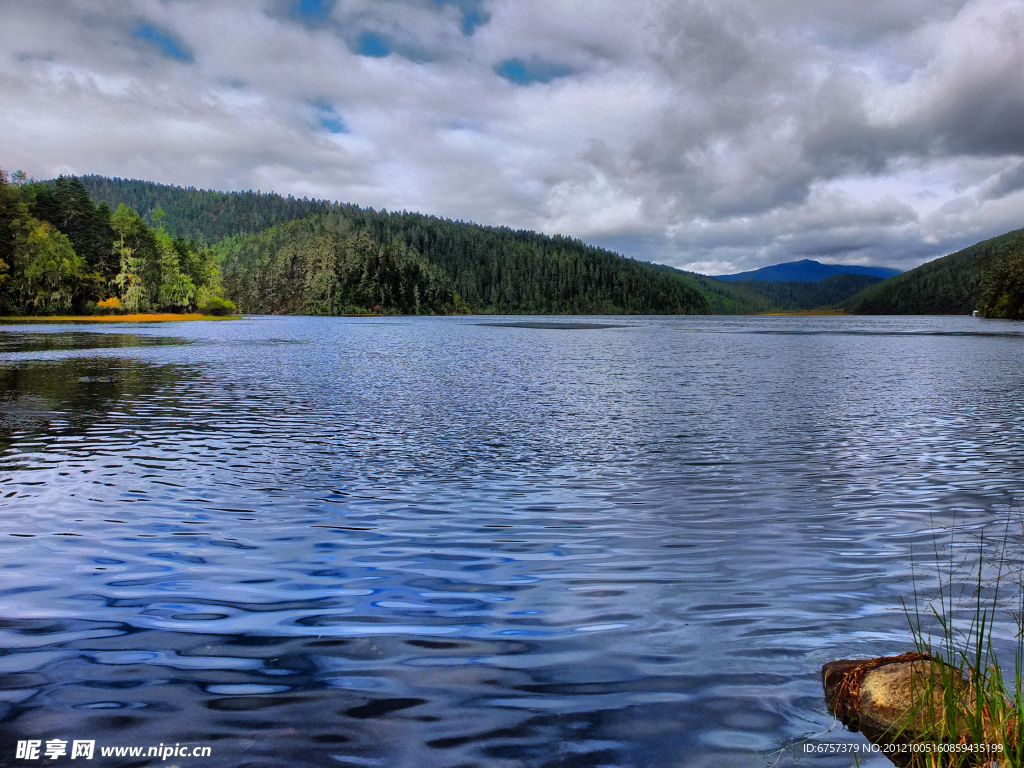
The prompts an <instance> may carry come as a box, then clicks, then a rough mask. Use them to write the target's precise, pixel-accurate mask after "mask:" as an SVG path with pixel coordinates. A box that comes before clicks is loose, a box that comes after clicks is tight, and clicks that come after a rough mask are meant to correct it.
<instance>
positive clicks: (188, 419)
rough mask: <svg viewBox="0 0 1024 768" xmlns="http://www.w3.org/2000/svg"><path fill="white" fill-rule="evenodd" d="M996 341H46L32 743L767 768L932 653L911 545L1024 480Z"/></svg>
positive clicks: (12, 673)
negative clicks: (823, 667) (915, 597)
mask: <svg viewBox="0 0 1024 768" xmlns="http://www.w3.org/2000/svg"><path fill="white" fill-rule="evenodd" d="M602 322H603V321H602ZM840 322H848V324H847V325H840V324H838V323H840ZM970 322H972V321H970V320H969V319H967V318H953V319H943V318H935V319H920V318H910V319H895V320H894V319H890V318H883V319H854V318H841V319H837V318H824V319H817V318H786V319H783V322H780V319H779V318H745V319H731V318H716V319H697V318H657V319H652V318H636V319H634V318H631V319H630V326H629V327H622V328H610V327H603V328H600V329H588V328H585V327H583V328H574V329H573V332H572V333H553V332H550V330H548V329H536V328H520V327H515V326H510V325H508V324H507V323H504V322H501V323H498V324H497V325H479V324H477V323H476V322H474V321H473V319H472V318H467V319H465V320H463V319H457V318H436V319H435V318H417V319H412V320H410V319H403V320H402V321H397V322H394V323H389V322H387V321H380V320H377V321H374V322H373V323H372V324H371V323H365V322H359V321H353V320H345V319H334V318H265V319H254V320H249V321H245V322H238V323H217V324H209V325H204V324H193V325H189V326H179V327H176V328H173V329H170V328H158V329H146V330H145V332H144V333H143V334H141V335H139V337H138V338H139V339H140V341H139V345H138V346H131V345H127V344H126V345H121V346H117V345H116V344H114V343H108V341H107V337H110V336H113V335H114V334H102V333H97V334H95V335H96V336H101V337H104V338H99V339H96V340H94V341H92V342H90V341H89V340H87V339H84V338H81V337H79V336H76V341H75V344H78V345H79V346H77V347H74V346H71V345H69V344H68V343H67V342H60V341H55V342H54V344H56V345H59V344H62V343H63V344H65V345H66V346H65V348H64V349H63V350H61V349H57V348H56V347H54V348H52V349H46V348H45V344H44V343H43V342H42V341H33V340H32V338H35V335H33V337H32V338H27V339H26V341H25V343H24V344H22V346H21V347H20V348H18V349H17V350H16V351H17V354H20V355H21V357H17V358H10V359H6V360H5V359H0V393H2V397H3V398H4V404H5V407H4V416H3V418H4V420H5V421H4V424H5V425H8V426H7V433H6V434H7V438H6V440H7V443H6V444H5V445H4V448H5V453H4V456H3V458H2V460H0V510H2V523H0V563H2V564H3V565H2V570H0V573H2V574H3V578H2V580H0V615H2V616H4V617H5V618H4V621H3V622H2V623H0V648H5V649H8V651H9V652H8V653H7V654H6V655H4V656H0V670H2V671H3V672H4V675H5V676H4V677H2V678H0V686H2V688H0V701H3V702H6V704H4V705H0V706H4V707H6V709H5V710H2V711H4V712H5V714H4V715H3V720H2V723H3V728H4V729H6V730H5V731H3V732H0V740H2V743H3V744H10V743H12V741H11V740H12V739H16V738H27V737H37V738H53V737H58V736H60V734H61V733H71V732H72V731H75V732H78V733H90V734H93V733H94V734H97V738H98V739H99V738H100V735H102V736H103V738H104V739H105V743H108V744H151V743H152V744H157V743H160V742H168V741H171V740H173V741H179V742H184V741H186V740H191V741H197V742H201V743H207V744H213V745H217V748H216V749H215V750H214V758H213V761H212V763H211V764H213V765H268V766H269V765H281V764H285V763H287V764H289V765H337V764H341V765H364V766H365V765H388V766H390V765H409V766H421V765H445V766H448V765H451V766H455V765H481V766H483V765H486V766H506V765H507V766H512V765H516V766H519V765H529V766H549V765H551V766H554V765H559V766H564V765H579V766H598V765H623V766H626V765H629V766H662V765H664V766H680V765H688V766H690V765H692V766H704V765H708V766H710V765H723V764H728V765H759V766H760V765H764V764H765V760H766V758H765V755H766V754H767V753H768V752H770V751H771V750H773V749H775V748H778V747H781V746H784V745H787V744H790V743H793V742H794V741H796V740H798V739H800V738H801V737H802V736H804V735H806V734H810V733H814V732H817V731H821V730H824V729H825V728H827V727H828V725H829V724H830V723H831V722H832V721H831V718H830V717H828V716H827V715H826V713H825V712H824V706H823V702H822V700H821V693H820V684H819V681H818V677H817V668H818V667H819V666H820V664H821V663H822V662H823V661H826V660H829V659H831V658H833V657H835V656H843V655H854V654H859V653H863V654H865V655H877V654H881V653H892V652H898V651H900V650H905V649H906V646H907V643H908V633H907V631H906V623H905V619H904V618H903V616H902V614H901V612H900V607H899V598H900V597H901V596H903V595H905V594H907V592H908V578H909V557H908V555H909V552H910V549H911V547H912V546H915V544H916V545H919V544H921V543H922V542H925V543H926V542H927V541H928V539H929V537H930V536H931V535H932V533H933V532H934V531H935V530H941V529H942V528H943V527H946V526H948V525H950V524H951V523H952V522H953V521H954V518H956V519H957V520H959V521H960V524H964V523H966V524H967V525H968V526H974V527H976V526H978V525H981V524H984V523H986V522H989V521H992V520H995V519H996V518H997V517H998V515H999V513H1000V511H1001V509H1002V507H1001V505H1003V504H1005V503H1007V502H1008V501H1009V500H1010V499H1011V498H1012V497H1013V495H1014V494H1015V493H1018V492H1019V490H1020V481H1021V478H1022V477H1024V474H1022V472H1021V470H1022V466H1021V463H1022V460H1021V458H1020V457H1019V451H1016V450H1014V449H1013V446H1015V445H1016V444H1018V443H1019V441H1020V439H1021V437H1022V436H1024V435H1022V432H1024V413H1021V411H1020V409H1019V407H1018V405H1017V403H1018V398H1017V397H1016V393H1019V391H1020V388H1021V385H1022V384H1024V380H1022V378H1024V373H1022V371H1024V367H1022V366H1021V362H1024V360H1022V357H1024V355H1022V351H1024V350H1022V345H1021V340H1020V339H1018V338H1016V337H1013V336H998V337H993V336H984V335H979V334H978V333H976V331H977V330H979V328H978V326H977V325H969V324H968V323H970ZM975 322H976V321H975ZM581 324H583V325H585V323H582V322H581ZM1002 327H1009V326H1000V328H1002ZM1014 327H1016V326H1014ZM982 330H983V329H982ZM766 331H770V332H771V333H765V332H766ZM776 331H781V332H778V333H777V332H776ZM848 331H850V332H848ZM852 331H856V332H855V333H851V332H852ZM983 332H985V331H983ZM172 334H173V335H174V336H176V337H184V339H185V340H186V341H188V342H189V343H187V344H182V343H168V344H162V343H154V342H158V341H161V340H163V339H165V338H166V339H170V336H171V335H172ZM11 335H12V336H17V334H11ZM165 335H166V336H165ZM43 341H45V340H43ZM171 341H173V339H171ZM11 344H12V345H13V346H11V347H9V348H12V349H13V348H14V347H15V346H16V345H17V342H11ZM32 344H36V345H38V346H37V347H36V348H31V345H32ZM89 344H95V345H96V346H95V347H93V348H91V349H90V347H89ZM54 354H57V355H64V357H61V358H58V359H53V358H52V357H51V355H54ZM100 355H102V356H100ZM19 734H20V735H19ZM8 736H9V738H8ZM62 738H63V737H62ZM90 738H91V736H90ZM2 749H4V747H3V746H2V745H0V750H2ZM0 759H6V757H5V758H0ZM793 759H794V758H793V756H792V755H791V754H790V755H787V756H784V759H783V761H782V762H781V763H780V764H781V765H786V764H793ZM817 762H818V763H819V764H822V765H845V764H847V762H848V761H847V762H844V761H843V760H842V759H835V758H828V757H823V758H821V759H820V760H817Z"/></svg>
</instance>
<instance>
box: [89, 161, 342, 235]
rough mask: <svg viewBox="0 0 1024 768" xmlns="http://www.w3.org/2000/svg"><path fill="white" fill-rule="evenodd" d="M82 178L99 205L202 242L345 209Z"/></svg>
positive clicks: (273, 197) (274, 197)
mask: <svg viewBox="0 0 1024 768" xmlns="http://www.w3.org/2000/svg"><path fill="white" fill-rule="evenodd" d="M78 178H79V180H80V181H81V182H82V184H83V186H84V187H85V189H86V191H87V192H88V193H89V196H90V197H91V198H92V199H93V200H94V201H95V202H97V203H106V204H107V205H108V206H109V207H110V209H111V210H116V209H117V206H119V205H122V204H123V205H127V206H128V207H129V208H131V209H132V210H134V211H137V212H138V213H139V214H140V215H141V216H142V218H143V220H144V221H146V223H147V224H149V225H150V226H154V225H157V224H159V225H160V226H162V227H163V228H164V229H165V230H167V232H168V233H169V234H170V235H171V236H172V237H181V238H184V239H186V240H194V241H196V242H198V243H202V244H208V243H214V242H217V241H218V240H222V239H223V238H225V237H232V236H235V235H247V234H254V233H256V232H262V231H263V230H265V229H270V227H273V226H276V225H278V224H283V223H285V222H288V221H294V220H296V219H301V218H304V217H306V216H310V215H312V214H314V213H326V212H328V211H332V210H335V209H337V208H339V207H342V206H339V205H338V204H337V203H332V202H330V201H328V200H308V199H306V198H303V199H301V200H299V199H297V198H294V197H291V196H289V197H282V196H281V195H278V194H274V193H273V192H268V193H263V192H253V191H252V190H249V191H247V192H215V191H213V190H210V189H197V188H195V187H179V186H176V185H173V184H157V183H155V182H152V181H142V180H140V179H121V178H113V179H110V178H107V177H106V176H79V177H78ZM158 210H159V211H163V213H164V217H163V218H162V219H160V220H159V221H155V220H154V218H153V215H154V213H156V212H157V211H158Z"/></svg>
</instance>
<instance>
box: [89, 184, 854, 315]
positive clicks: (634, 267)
mask: <svg viewBox="0 0 1024 768" xmlns="http://www.w3.org/2000/svg"><path fill="white" fill-rule="evenodd" d="M81 180H82V183H83V184H84V185H85V188H86V189H87V190H88V191H89V193H90V195H91V196H92V198H93V199H94V200H96V201H97V202H106V203H107V204H108V205H110V206H114V207H116V206H117V205H119V204H121V203H124V204H126V205H129V206H131V207H133V208H134V209H135V210H138V211H140V212H142V213H143V214H144V215H145V217H148V219H149V221H151V222H153V223H159V225H160V226H162V227H163V228H164V229H166V230H167V232H169V233H170V234H172V235H174V236H175V237H182V238H185V239H190V240H195V241H197V242H199V243H206V244H212V245H215V246H216V251H217V253H218V254H219V256H220V257H221V258H222V259H224V265H223V266H224V282H225V289H226V291H227V295H228V296H229V297H230V298H232V299H234V300H235V301H236V302H237V303H238V304H239V306H240V308H241V309H242V310H243V311H246V312H251V313H257V312H270V313H285V312H298V313H305V312H311V313H317V314H331V313H338V312H360V311H369V310H370V309H372V308H373V307H375V306H380V307H382V308H387V309H388V310H389V311H400V312H415V311H430V312H438V311H452V310H453V309H454V308H455V307H469V308H471V309H472V310H473V311H478V312H511V313H541V314H551V313H577V312H579V313H598V312H609V313H620V312H624V313H654V314H657V313H679V312H685V313H707V312H712V313H716V314H744V313H752V312H770V311H773V310H779V309H782V310H787V309H811V308H816V307H819V306H822V305H824V304H831V303H835V302H838V301H841V300H843V299H845V298H847V297H848V296H850V295H851V294H853V293H856V292H857V291H859V290H860V289H861V288H863V287H865V286H866V285H869V284H870V282H871V281H872V280H873V279H874V278H866V279H862V278H863V276H849V275H848V276H845V277H844V278H843V279H842V280H835V281H831V282H830V281H823V282H822V283H821V284H820V285H819V284H810V283H790V282H787V283H763V282H751V281H745V282H739V283H729V282H725V281H722V280H717V279H715V278H712V277H707V276H705V275H698V274H694V273H691V272H683V271H682V270H678V269H675V268H673V267H666V266H662V265H655V264H647V263H644V262H637V261H634V260H632V259H628V258H625V257H623V256H620V255H618V254H616V253H612V252H610V251H606V250H604V249H602V248H596V247H593V246H588V245H585V244H584V243H582V242H581V241H579V240H574V239H572V238H567V237H560V236H547V235H542V234H538V233H534V232H528V231H513V230H511V229H508V228H507V227H485V226H480V225H476V224H472V223H466V222H458V221H451V220H448V219H440V218H437V217H434V216H423V215H420V214H415V213H404V212H403V213H388V212H387V211H379V212H378V211H374V210H373V209H370V208H367V209H363V208H359V207H358V206H355V205H348V204H340V203H333V202H330V201H326V200H307V199H302V200H299V199H295V198H291V197H281V196H280V195H276V194H273V193H259V192H251V191H249V192H215V191H211V190H202V189H196V188H193V187H178V186H172V185H163V184H156V183H153V182H148V181H139V180H135V179H109V178H105V177H102V176H84V177H81ZM160 211H162V213H163V215H162V216H161V215H160V213H158V212H160ZM154 215H156V217H158V218H159V221H158V222H156V221H154ZM299 222H305V223H303V224H300V223H299ZM371 244H372V247H371ZM328 252H329V253H330V254H332V255H331V256H330V257H329V258H328V257H325V256H324V255H323V254H325V253H328ZM371 252H372V254H373V255H372V257H371V256H370V254H371ZM318 254H319V255H318ZM325 258H327V262H324V259H325ZM318 260H319V261H318ZM328 262H329V263H328ZM325 263H328V266H324V264H325ZM357 265H358V266H360V268H362V269H363V272H360V274H359V277H358V279H357V278H356V276H355V271H358V270H357ZM427 265H429V266H430V268H429V269H428V266H427ZM410 270H411V271H410ZM364 272H365V274H364ZM413 274H415V275H416V277H415V278H414V277H412V276H411V275H413ZM410 281H411V282H410ZM413 289H415V290H413ZM410 291H411V292H410ZM424 291H425V292H426V294H429V297H430V298H427V297H426V294H424V293H423V292H424ZM417 308H418V310H417Z"/></svg>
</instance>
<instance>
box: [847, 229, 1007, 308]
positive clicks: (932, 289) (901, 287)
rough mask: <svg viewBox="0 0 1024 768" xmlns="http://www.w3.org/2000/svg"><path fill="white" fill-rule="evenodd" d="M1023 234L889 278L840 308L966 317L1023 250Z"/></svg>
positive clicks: (975, 247)
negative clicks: (994, 276)
mask: <svg viewBox="0 0 1024 768" xmlns="http://www.w3.org/2000/svg"><path fill="white" fill-rule="evenodd" d="M1022 240H1024V229H1018V230H1015V231H1013V232H1007V233H1006V234H1005V235H1000V236H999V237H994V238H992V239H991V240H985V241H983V242H980V243H976V244H975V245H972V246H970V247H969V248H965V249H963V250H962V251H957V252H956V253H951V254H950V255H948V256H943V257H942V258H939V259H935V260H934V261H929V262H928V263H927V264H922V265H921V266H919V267H917V268H916V269H912V270H910V271H909V272H904V273H903V274H900V275H896V276H895V277H890V278H889V279H888V280H884V281H882V282H881V283H878V284H877V285H873V286H871V287H869V288H867V289H865V290H863V291H861V292H860V293H858V294H856V295H854V296H852V297H850V298H849V299H847V300H845V301H843V302H840V303H839V304H838V305H837V306H838V307H840V308H842V309H845V310H847V311H848V312H852V313H854V314H860V315H967V314H970V313H971V312H973V311H974V310H975V309H976V308H977V307H978V304H979V302H981V300H982V298H983V293H984V290H985V285H986V276H987V275H988V274H990V273H991V272H992V271H993V270H994V269H995V268H996V267H997V266H998V265H1000V264H1002V263H1003V262H1004V261H1005V258H1006V256H1007V254H1008V253H1009V252H1010V251H1011V250H1013V249H1015V248H1019V247H1020V245H1021V243H1022Z"/></svg>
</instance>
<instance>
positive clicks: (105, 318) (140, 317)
mask: <svg viewBox="0 0 1024 768" xmlns="http://www.w3.org/2000/svg"><path fill="white" fill-rule="evenodd" d="M241 317H242V316H241V315H200V314H196V313H189V314H185V315H177V314H174V313H172V312H155V313H153V314H144V313H140V314H135V315H39V316H34V315H25V316H15V317H0V325H5V324H12V325H35V324H38V323H174V322H179V323H180V322H192V321H196V320H240V319H241Z"/></svg>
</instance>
